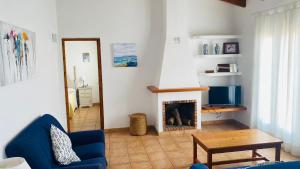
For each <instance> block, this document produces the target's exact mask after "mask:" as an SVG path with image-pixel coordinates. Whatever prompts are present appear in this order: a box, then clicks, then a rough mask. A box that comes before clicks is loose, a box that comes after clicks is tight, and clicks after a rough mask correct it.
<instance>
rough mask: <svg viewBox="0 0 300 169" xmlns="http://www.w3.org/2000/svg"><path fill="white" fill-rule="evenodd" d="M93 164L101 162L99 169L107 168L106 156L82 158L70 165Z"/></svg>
mask: <svg viewBox="0 0 300 169" xmlns="http://www.w3.org/2000/svg"><path fill="white" fill-rule="evenodd" d="M93 164H100V165H101V168H99V169H105V168H106V159H105V158H104V157H98V158H91V159H86V160H81V162H75V163H72V164H70V165H69V166H85V165H93Z"/></svg>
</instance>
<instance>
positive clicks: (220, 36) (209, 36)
mask: <svg viewBox="0 0 300 169" xmlns="http://www.w3.org/2000/svg"><path fill="white" fill-rule="evenodd" d="M241 38H242V36H240V35H203V36H202V35H200V36H199V35H194V36H192V39H195V40H196V39H206V40H214V39H241Z"/></svg>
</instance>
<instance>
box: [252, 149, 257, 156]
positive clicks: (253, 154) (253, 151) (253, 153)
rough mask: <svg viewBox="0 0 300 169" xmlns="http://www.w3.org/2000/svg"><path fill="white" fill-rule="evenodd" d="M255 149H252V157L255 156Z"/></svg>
mask: <svg viewBox="0 0 300 169" xmlns="http://www.w3.org/2000/svg"><path fill="white" fill-rule="evenodd" d="M256 152H257V150H252V158H254V157H256Z"/></svg>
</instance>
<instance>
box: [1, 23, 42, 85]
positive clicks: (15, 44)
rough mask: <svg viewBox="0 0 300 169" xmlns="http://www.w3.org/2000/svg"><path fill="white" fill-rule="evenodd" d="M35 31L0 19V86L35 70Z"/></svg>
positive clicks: (22, 78) (16, 80) (25, 77)
mask: <svg viewBox="0 0 300 169" xmlns="http://www.w3.org/2000/svg"><path fill="white" fill-rule="evenodd" d="M35 41H36V39H35V33H33V32H31V31H28V30H26V29H23V28H20V27H17V26H14V25H11V24H8V23H5V22H2V21H0V87H1V86H6V85H10V84H14V83H17V82H20V81H24V80H27V79H30V78H31V77H32V76H33V75H34V74H35V72H36V55H35Z"/></svg>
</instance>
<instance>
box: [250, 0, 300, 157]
mask: <svg viewBox="0 0 300 169" xmlns="http://www.w3.org/2000/svg"><path fill="white" fill-rule="evenodd" d="M255 43H256V44H255V65H254V67H255V68H254V90H253V91H254V93H253V107H252V116H253V117H252V126H253V127H257V128H259V129H262V130H264V131H266V132H269V133H272V134H273V135H274V136H276V137H278V138H280V139H282V140H283V141H284V149H285V150H286V151H287V152H291V153H292V154H293V155H296V156H300V2H299V1H297V2H296V3H293V4H289V5H286V6H282V7H279V8H277V9H273V10H270V11H267V12H265V13H260V14H258V16H257V18H256V40H255Z"/></svg>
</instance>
